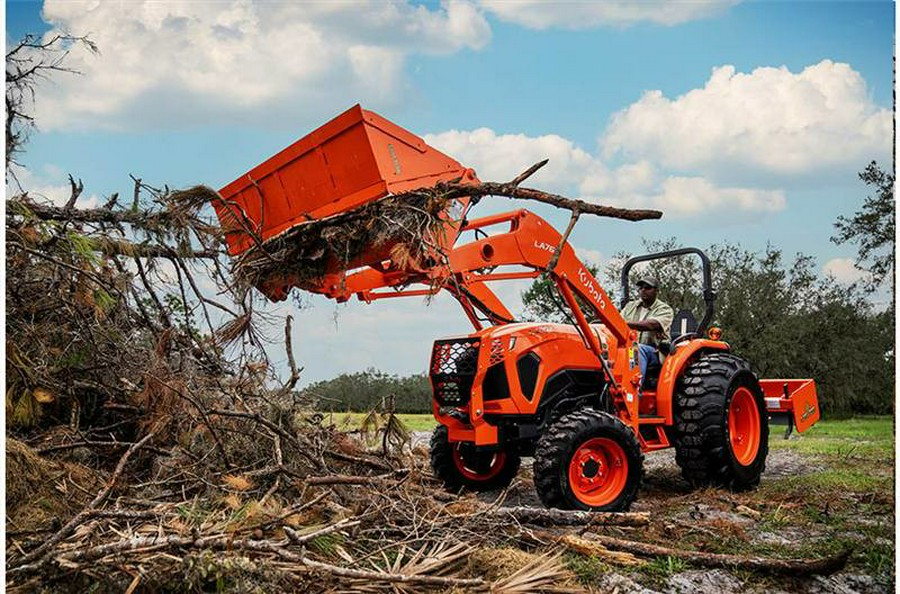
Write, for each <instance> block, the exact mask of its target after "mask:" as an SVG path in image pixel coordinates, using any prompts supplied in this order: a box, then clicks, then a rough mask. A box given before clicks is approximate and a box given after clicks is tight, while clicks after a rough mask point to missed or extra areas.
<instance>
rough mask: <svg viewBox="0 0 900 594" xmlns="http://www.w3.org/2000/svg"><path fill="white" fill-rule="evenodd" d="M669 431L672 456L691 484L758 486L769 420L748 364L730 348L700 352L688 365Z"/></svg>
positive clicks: (738, 487) (746, 487) (764, 454)
mask: <svg viewBox="0 0 900 594" xmlns="http://www.w3.org/2000/svg"><path fill="white" fill-rule="evenodd" d="M674 433H675V460H676V461H677V462H678V465H679V466H680V467H681V472H682V475H683V476H684V477H685V478H686V479H687V480H688V482H690V483H691V484H692V485H694V486H706V485H716V486H723V487H727V488H730V489H734V490H737V491H740V490H744V489H749V488H752V487H755V486H756V485H758V484H759V479H760V476H761V475H762V473H763V470H765V467H766V456H767V455H768V453H769V423H768V414H767V412H766V402H765V398H764V397H763V393H762V389H760V387H759V380H758V379H757V378H756V375H754V374H753V372H752V371H751V370H750V365H749V364H748V363H747V362H746V361H745V360H743V359H741V358H740V357H737V356H735V355H733V354H731V353H708V354H704V355H701V356H700V357H699V358H698V359H697V361H695V362H694V363H692V364H691V365H689V366H688V367H687V369H686V370H685V372H684V375H683V376H682V378H681V380H680V382H679V390H678V393H677V395H676V397H675V432H674Z"/></svg>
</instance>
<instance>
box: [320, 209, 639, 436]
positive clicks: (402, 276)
mask: <svg viewBox="0 0 900 594" xmlns="http://www.w3.org/2000/svg"><path fill="white" fill-rule="evenodd" d="M504 224H508V225H509V227H508V229H507V230H506V231H505V232H499V233H495V234H493V235H488V236H485V237H482V238H481V239H477V240H475V241H471V242H469V243H465V244H462V245H456V246H454V247H453V248H452V249H451V250H450V252H449V254H447V255H446V256H445V257H444V263H442V264H439V265H437V266H435V267H434V268H433V269H431V270H428V271H424V272H421V273H412V274H410V273H409V272H401V271H396V272H391V271H390V266H389V265H388V266H386V267H385V269H384V270H376V269H374V268H368V269H366V270H361V271H357V272H353V273H350V274H348V275H347V276H346V277H345V278H344V279H343V281H342V282H341V283H338V284H336V285H334V286H333V287H332V289H333V291H332V292H331V294H330V295H329V296H331V297H334V298H335V299H338V300H346V299H349V297H350V296H352V295H354V294H356V295H357V297H358V298H359V299H360V300H363V301H366V302H371V301H375V300H378V299H384V298H392V297H403V296H421V295H434V294H436V293H438V292H439V291H441V290H444V289H446V290H447V291H448V292H449V293H450V294H451V295H453V296H454V297H455V298H456V299H457V300H458V301H459V302H460V304H461V306H462V308H463V310H464V311H465V313H466V315H467V316H468V317H469V319H470V321H471V322H472V324H473V325H474V326H475V328H476V329H481V327H482V326H481V320H480V319H479V318H478V313H481V314H483V315H484V316H485V317H486V318H487V319H486V321H488V322H489V323H491V324H504V323H509V322H511V321H513V319H512V315H511V314H510V312H509V310H508V309H507V308H506V306H504V305H503V303H502V302H501V301H500V299H499V298H498V297H497V296H496V294H495V293H494V292H493V291H492V290H491V289H490V287H489V286H488V285H487V283H489V282H495V281H502V280H512V279H524V278H536V277H538V276H539V275H540V274H541V273H543V272H545V271H546V272H547V273H548V274H549V275H550V277H551V278H552V279H553V282H554V284H555V285H556V287H557V289H558V290H559V293H560V295H561V296H562V298H563V300H564V301H565V303H566V305H567V306H568V308H569V310H570V311H571V313H572V315H573V317H574V322H575V325H576V326H577V327H578V329H579V331H580V333H581V336H582V338H583V339H584V342H585V347H586V348H588V349H590V350H591V351H592V352H593V353H594V355H596V357H597V358H598V360H599V361H600V363H601V368H602V369H603V371H604V375H605V376H606V379H607V381H608V382H609V385H610V392H611V394H612V396H613V402H614V403H615V404H616V406H617V408H618V409H619V410H620V411H621V412H622V413H623V414H624V416H625V417H626V418H627V419H628V420H629V421H630V422H632V423H634V424H635V426H636V423H637V417H638V413H637V398H636V392H637V386H638V384H639V382H640V371H639V369H638V365H637V345H636V333H635V332H634V331H632V330H631V329H630V328H629V327H628V324H627V323H626V322H625V320H624V318H622V316H621V314H620V313H619V311H618V310H617V309H616V307H615V306H614V304H613V302H612V300H611V299H610V298H609V295H608V294H607V293H606V291H605V290H604V289H603V288H602V287H601V286H600V283H598V282H597V280H596V279H595V278H594V277H593V275H592V274H591V273H590V271H589V270H588V269H587V267H586V266H585V265H584V264H583V263H582V262H581V261H580V260H579V259H578V257H577V256H576V255H575V250H574V249H572V247H571V246H570V245H569V244H568V243H567V242H562V236H561V235H560V233H559V232H558V231H556V230H555V229H554V228H553V227H552V226H551V225H550V224H549V223H547V221H545V220H544V219H542V218H541V217H539V216H537V215H536V214H534V213H531V212H529V211H527V210H524V209H523V210H516V211H512V212H507V213H502V214H498V215H492V216H488V217H483V218H479V219H474V220H471V221H466V222H465V223H464V224H463V226H462V227H461V228H460V232H461V233H462V232H464V231H474V230H476V229H484V228H487V227H495V226H498V225H504ZM560 244H562V246H561V252H560V254H559V258H558V260H557V262H556V265H555V266H554V268H553V270H549V271H548V270H546V269H547V266H548V265H549V264H550V262H551V260H552V259H553V257H554V254H555V253H556V251H557V249H560ZM501 267H517V269H516V270H515V271H511V272H509V271H501V270H498V269H499V268H501ZM414 284H420V285H422V284H424V285H425V288H410V286H411V285H414ZM384 289H390V290H384ZM582 303H584V304H587V306H588V307H589V308H590V309H591V310H593V311H589V312H588V314H593V316H594V317H595V318H596V321H595V323H600V324H603V325H604V326H605V328H606V330H607V331H608V334H607V340H606V342H605V343H604V342H602V341H601V340H600V338H599V333H598V332H596V331H595V330H594V329H592V328H591V324H590V322H589V321H588V317H587V315H586V314H585V312H584V311H583V309H582V305H581V304H582ZM610 362H611V363H610Z"/></svg>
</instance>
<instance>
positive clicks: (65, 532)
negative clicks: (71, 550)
mask: <svg viewBox="0 0 900 594" xmlns="http://www.w3.org/2000/svg"><path fill="white" fill-rule="evenodd" d="M151 438H153V433H152V432H151V433H148V434H147V435H145V436H144V438H143V439H141V440H140V441H139V442H137V443H135V444H133V445H132V446H131V447H130V448H128V450H127V451H126V452H125V453H124V454H122V457H121V458H119V463H118V464H116V469H115V470H114V471H113V473H112V476H110V477H109V480H108V481H107V482H106V485H105V486H104V487H103V488H102V489H101V490H100V492H99V493H97V496H96V497H94V499H93V501H91V502H90V503H88V504H87V506H86V507H85V508H84V509H83V510H81V511H80V512H78V514H76V515H75V517H74V518H72V519H71V520H69V521H68V522H66V525H65V526H63V527H62V528H60V530H59V532H57V533H56V534H54V535H53V536H51V537H50V538H49V539H48V540H47V541H46V542H44V544H42V545H41V546H39V547H38V548H36V549H35V550H33V551H31V552H30V553H28V554H26V555H24V556H22V557H20V558H19V559H16V561H15V562H14V563H12V569H10V570H9V571H8V573H14V572H17V571H25V567H27V566H28V564H29V563H31V562H32V561H34V560H36V559H40V558H41V557H43V556H44V555H45V554H46V553H48V552H49V551H50V549H52V548H53V547H55V546H56V545H57V544H58V543H59V542H60V541H62V540H63V539H64V538H66V537H68V536H69V535H70V534H72V532H74V531H75V529H76V528H77V527H78V526H79V525H80V524H81V523H82V522H83V521H84V520H86V519H87V518H88V517H90V515H91V514H92V513H93V512H94V510H95V509H97V507H99V506H100V505H101V504H102V503H103V502H104V501H106V498H107V497H109V494H110V493H111V492H112V490H113V488H115V486H116V482H118V480H119V477H121V476H122V472H123V471H124V470H125V465H126V464H128V460H129V459H130V458H131V456H132V454H134V453H135V452H136V451H138V450H139V449H140V448H141V446H143V445H144V444H145V443H147V442H148V441H150V439H151ZM35 565H42V563H41V562H39V563H37V564H35Z"/></svg>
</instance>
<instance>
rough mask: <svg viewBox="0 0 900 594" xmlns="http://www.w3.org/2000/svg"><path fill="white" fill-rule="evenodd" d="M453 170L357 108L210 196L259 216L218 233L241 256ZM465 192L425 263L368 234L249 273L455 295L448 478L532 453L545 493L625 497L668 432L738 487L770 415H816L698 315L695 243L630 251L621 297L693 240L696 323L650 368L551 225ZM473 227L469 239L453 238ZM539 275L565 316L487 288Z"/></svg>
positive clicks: (680, 331)
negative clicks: (298, 272)
mask: <svg viewBox="0 0 900 594" xmlns="http://www.w3.org/2000/svg"><path fill="white" fill-rule="evenodd" d="M448 181H453V182H456V183H464V184H470V185H471V186H472V187H477V186H478V185H479V184H480V182H479V181H478V179H477V177H476V176H475V173H474V172H473V171H472V170H471V169H467V168H465V167H463V166H462V165H460V164H459V163H458V162H456V161H455V160H453V159H452V158H450V157H448V156H446V155H444V154H442V153H440V152H438V151H437V150H435V149H434V148H432V147H430V146H428V145H427V144H426V143H425V142H424V141H422V139H421V138H419V137H417V136H415V135H413V134H411V133H409V132H408V131H406V130H404V129H402V128H400V127H399V126H396V125H395V124H392V123H391V122H389V121H387V120H386V119H384V118H382V117H380V116H378V115H377V114H375V113H372V112H369V111H366V110H363V109H361V108H360V107H359V106H355V107H354V108H352V109H350V110H349V111H347V112H345V113H343V114H341V115H340V116H338V117H336V118H335V119H333V120H332V121H330V122H328V123H327V124H325V125H324V126H322V127H321V128H319V129H317V130H315V131H314V132H312V133H311V134H309V135H308V136H306V137H304V138H303V139H301V140H299V141H298V142H296V143H295V144H293V145H291V146H290V147H288V148H287V149H285V150H284V151H282V152H280V153H279V154H277V155H275V156H274V157H272V158H271V159H269V160H267V161H265V162H264V163H262V164H261V165H259V166H257V167H256V168H254V169H253V170H251V171H250V172H249V173H248V174H246V175H244V176H242V177H241V178H239V179H237V180H236V181H234V182H232V183H231V184H229V185H228V186H226V187H225V188H223V189H222V190H221V191H220V195H221V196H222V201H220V202H219V203H217V204H216V209H217V212H218V214H219V216H220V219H222V220H225V219H226V218H228V217H232V218H233V217H235V216H239V217H240V218H241V219H243V220H246V221H249V222H251V223H252V224H253V225H254V226H255V231H256V233H257V235H258V237H256V238H255V239H254V238H253V237H250V234H249V233H246V232H242V231H234V230H231V231H230V232H229V233H228V234H227V236H226V239H227V242H228V246H229V249H230V252H231V253H232V255H239V254H242V253H244V252H245V251H247V250H248V249H250V248H251V247H253V246H254V242H257V243H258V242H259V241H260V240H262V241H266V240H271V239H273V238H277V237H279V236H281V235H282V234H283V233H284V232H285V231H286V230H289V229H292V228H295V227H296V226H298V225H303V224H305V223H307V222H310V221H319V220H322V219H323V218H327V217H329V216H334V215H339V214H340V213H346V212H349V211H352V210H353V209H357V208H359V207H360V206H363V205H366V204H369V203H372V202H374V201H378V200H381V199H382V198H384V197H386V196H391V195H397V194H402V193H404V192H409V191H411V190H414V189H416V188H422V187H433V186H434V185H435V184H437V183H439V182H448ZM473 202H474V201H473V200H471V199H469V198H468V197H461V198H458V199H455V200H454V201H453V202H452V204H450V205H449V206H448V207H447V208H446V210H445V212H444V213H443V215H442V217H443V218H442V220H443V221H444V222H445V224H444V230H443V233H441V234H440V235H439V237H437V238H436V239H435V245H434V250H435V257H434V259H433V261H431V264H430V265H429V266H428V267H426V268H425V269H422V268H413V269H411V268H409V267H408V266H403V265H402V263H400V262H397V261H394V260H393V259H392V255H391V251H390V246H374V245H373V246H371V249H369V250H364V251H363V255H362V256H360V257H359V258H357V259H356V260H355V261H353V262H349V263H348V262H341V261H331V262H330V263H329V265H328V267H327V269H326V270H325V271H324V273H323V274H322V275H321V277H320V278H319V279H318V280H316V281H315V282H314V283H312V284H310V282H309V281H308V280H306V281H304V282H303V283H300V282H298V281H295V280H294V279H292V278H291V276H290V275H278V277H277V278H275V279H273V280H272V281H271V282H267V283H263V284H262V285H258V286H259V288H260V289H261V290H262V291H263V292H264V293H265V294H266V295H267V296H268V297H269V298H271V299H275V300H278V299H284V298H285V296H286V294H287V292H288V291H289V290H290V289H291V288H292V287H294V286H302V287H303V288H304V289H306V290H311V291H315V292H318V293H321V294H323V295H326V296H328V297H331V298H334V299H336V300H338V301H346V300H347V299H349V298H351V297H352V296H354V295H356V296H357V297H358V298H359V299H361V300H363V301H365V302H372V301H375V300H378V299H382V298H388V297H399V296H416V295H418V296H422V295H431V294H434V293H436V292H438V291H442V290H445V291H448V292H449V293H450V294H451V295H452V296H453V297H454V298H456V300H458V302H459V303H460V305H461V306H462V309H463V311H464V312H465V314H466V316H467V317H468V318H469V320H470V321H471V323H472V325H473V326H474V329H475V330H474V332H473V333H471V334H469V335H465V336H456V337H451V338H444V339H440V340H437V341H435V343H434V347H433V350H432V355H431V363H430V377H431V384H432V387H433V399H432V407H433V412H434V416H435V418H436V419H437V421H438V423H439V425H438V427H437V429H436V430H435V431H434V434H433V436H432V439H431V464H432V467H433V470H434V473H435V475H436V476H437V477H438V478H439V479H440V480H441V481H442V482H443V483H444V485H445V486H446V487H447V488H448V489H451V490H454V491H455V490H459V489H461V488H466V489H473V490H490V489H497V488H500V487H504V486H506V485H508V484H509V483H510V482H511V481H512V479H513V478H514V477H515V476H516V474H517V472H518V470H519V466H520V462H521V459H522V457H533V458H534V484H535V488H536V490H537V492H538V495H539V496H540V498H541V500H542V501H543V502H544V504H546V505H547V506H551V507H559V508H565V509H582V510H604V511H618V510H625V509H627V508H628V507H629V506H630V504H631V503H632V501H633V500H634V499H635V497H636V495H637V492H638V489H639V488H640V484H641V480H642V474H643V469H642V465H643V454H644V452H650V451H654V450H660V449H664V448H668V447H674V448H675V452H676V461H677V463H678V465H679V466H680V467H681V469H682V473H683V475H684V477H685V478H686V479H687V480H688V481H689V482H690V483H692V484H694V485H708V484H711V485H720V486H724V487H727V488H731V489H746V488H750V487H753V486H755V485H757V484H758V483H759V480H760V475H761V474H762V472H763V470H764V467H765V462H766V456H767V454H768V437H769V419H770V417H772V418H776V417H778V418H785V419H786V420H787V422H788V423H789V430H790V428H792V427H794V426H796V428H797V430H798V431H805V430H806V429H808V428H809V427H810V426H811V425H812V424H813V423H815V422H816V421H817V420H818V418H819V406H818V401H817V397H816V388H815V383H814V382H813V381H812V380H784V379H766V380H760V379H758V378H757V376H756V375H755V374H754V373H753V371H752V370H751V366H750V364H749V363H748V362H747V361H745V360H744V359H742V358H741V357H739V356H737V355H735V354H734V353H733V352H732V351H731V347H730V346H729V345H728V343H726V342H723V341H722V340H721V339H720V338H721V332H720V331H719V330H718V329H717V328H710V327H709V323H710V322H711V320H712V317H713V300H714V292H713V289H712V286H711V274H710V269H709V261H708V259H707V258H706V256H705V255H704V254H703V253H702V252H700V251H699V250H694V249H687V250H678V251H676V252H667V253H663V254H650V255H647V256H640V257H637V258H633V259H632V260H630V261H629V262H627V263H626V264H625V267H624V269H623V271H622V285H623V286H622V294H623V295H626V296H627V295H628V278H629V270H630V269H631V267H632V266H633V265H634V264H637V263H640V262H643V261H647V260H652V259H657V258H665V257H675V256H683V255H687V254H694V255H697V256H699V257H700V258H701V260H702V263H703V285H704V286H703V292H704V298H705V302H706V311H705V313H704V315H703V317H702V319H701V321H700V322H699V324H696V325H695V327H688V326H687V324H685V323H683V322H681V320H680V319H679V317H676V323H675V324H676V326H677V325H678V324H679V323H680V322H681V323H680V327H675V328H673V334H672V335H673V338H674V339H673V340H672V341H671V343H669V344H666V345H663V350H665V351H666V352H667V356H666V357H665V359H664V362H663V363H662V365H661V367H658V368H657V369H648V371H647V375H648V377H646V378H644V377H641V372H640V369H639V366H638V347H637V338H636V333H635V331H633V330H631V329H630V328H629V326H628V325H627V324H626V322H625V320H624V319H623V318H622V316H621V314H620V313H619V310H618V309H617V308H616V305H615V304H614V303H613V302H612V300H611V299H610V297H609V295H608V294H607V293H606V291H605V290H604V289H603V288H602V287H601V286H600V283H598V282H597V280H596V279H595V278H594V277H593V275H592V274H591V273H590V272H589V271H588V269H587V267H586V266H585V265H584V264H582V262H581V261H579V259H578V258H577V256H576V255H575V252H574V250H573V249H572V247H571V246H570V245H569V244H568V243H567V242H566V241H564V240H563V237H562V236H561V235H560V233H558V232H557V231H556V230H554V229H553V227H551V226H550V225H549V224H548V223H547V222H546V221H544V220H543V219H541V218H540V217H538V216H537V215H535V214H533V213H531V212H529V211H527V210H516V211H513V212H507V213H503V214H498V215H493V216H487V217H483V218H469V216H468V215H469V211H470V208H471V206H472V205H473ZM470 231H471V232H473V234H472V235H474V237H473V238H472V239H471V240H470V241H467V242H465V241H463V240H462V237H461V236H462V234H463V233H465V232H470ZM487 231H490V233H488V232H487ZM544 273H546V274H548V275H549V278H550V279H551V280H552V284H553V285H554V286H555V289H556V291H557V292H558V297H559V299H561V301H562V303H564V304H565V310H566V311H567V313H568V315H570V321H571V323H570V324H557V323H520V322H516V321H515V320H514V317H513V314H512V313H510V311H509V310H508V309H507V308H506V307H505V306H504V305H503V303H502V302H501V301H500V299H499V298H498V297H497V295H496V294H495V293H494V292H493V291H492V290H491V289H490V288H489V287H488V283H490V282H493V281H502V280H510V279H529V278H536V277H538V276H539V275H541V274H544ZM417 284H418V285H419V286H420V288H414V287H415V286H416V285H417ZM623 303H624V302H623ZM589 320H590V321H589Z"/></svg>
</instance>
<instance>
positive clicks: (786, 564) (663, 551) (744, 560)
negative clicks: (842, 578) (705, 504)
mask: <svg viewBox="0 0 900 594" xmlns="http://www.w3.org/2000/svg"><path fill="white" fill-rule="evenodd" d="M586 536H588V537H589V538H590V539H591V540H593V541H595V542H598V543H600V544H601V545H603V546H605V547H607V548H609V549H616V550H620V551H627V552H629V553H633V554H635V555H642V556H644V557H676V558H678V559H683V560H685V561H687V562H689V563H692V564H694V565H700V566H702V567H725V568H729V569H749V570H752V571H760V572H766V573H785V574H791V575H798V576H801V575H814V574H820V575H830V574H832V573H835V572H836V571H840V570H841V569H843V567H844V566H845V565H846V564H847V560H848V559H849V558H850V553H851V552H852V551H851V550H850V549H845V550H844V551H842V552H840V553H838V554H837V555H833V556H830V557H823V558H821V559H773V558H771V557H745V556H742V555H726V554H722V553H704V552H701V551H685V550H682V549H672V548H669V547H662V546H659V545H653V544H648V543H644V542H637V541H633V540H623V539H621V538H615V537H612V536H604V535H601V534H588V535H586Z"/></svg>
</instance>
